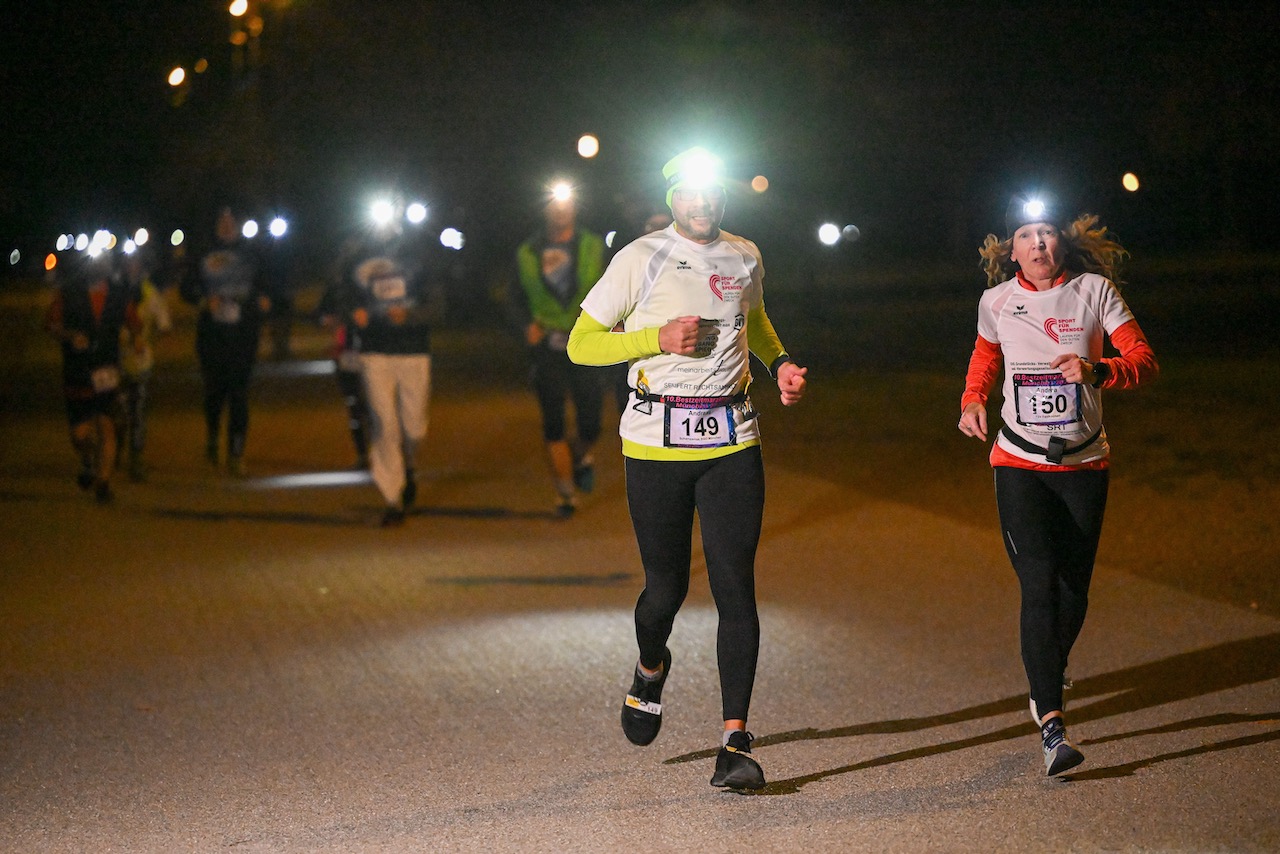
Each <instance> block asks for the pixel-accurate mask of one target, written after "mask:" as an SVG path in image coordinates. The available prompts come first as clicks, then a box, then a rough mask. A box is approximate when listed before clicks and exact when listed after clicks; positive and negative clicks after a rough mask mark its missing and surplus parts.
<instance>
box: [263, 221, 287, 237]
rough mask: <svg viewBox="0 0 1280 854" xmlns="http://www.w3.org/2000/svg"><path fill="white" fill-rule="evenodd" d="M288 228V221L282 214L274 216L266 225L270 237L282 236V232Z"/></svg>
mask: <svg viewBox="0 0 1280 854" xmlns="http://www.w3.org/2000/svg"><path fill="white" fill-rule="evenodd" d="M288 230H289V223H288V222H286V221H285V218H284V217H282V216H278V217H275V218H274V219H272V220H271V224H270V225H268V226H267V231H269V232H271V236H272V237H284V233H285V232H286V231H288Z"/></svg>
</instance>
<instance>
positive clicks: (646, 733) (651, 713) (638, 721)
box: [622, 647, 671, 746]
mask: <svg viewBox="0 0 1280 854" xmlns="http://www.w3.org/2000/svg"><path fill="white" fill-rule="evenodd" d="M670 673H671V650H669V649H666V648H665V647H664V648H663V650H662V673H661V674H660V675H659V676H658V678H656V679H645V678H644V677H643V676H641V675H640V669H639V667H638V666H637V668H636V672H635V676H634V677H633V678H632V680H631V692H630V693H629V694H627V698H626V699H625V700H623V701H622V731H623V732H624V733H625V734H626V736H627V741H629V742H631V743H632V744H638V745H641V746H644V745H646V744H649V743H650V742H652V741H653V740H654V739H655V738H657V737H658V730H660V729H662V686H663V685H665V684H666V682H667V676H668V674H670Z"/></svg>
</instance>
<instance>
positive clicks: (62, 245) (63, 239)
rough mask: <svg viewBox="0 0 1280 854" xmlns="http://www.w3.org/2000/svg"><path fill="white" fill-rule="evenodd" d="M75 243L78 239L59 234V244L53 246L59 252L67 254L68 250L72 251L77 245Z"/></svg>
mask: <svg viewBox="0 0 1280 854" xmlns="http://www.w3.org/2000/svg"><path fill="white" fill-rule="evenodd" d="M75 242H76V239H75V237H74V236H72V235H70V234H59V235H58V242H57V243H55V244H54V245H53V246H54V248H55V249H57V250H58V251H59V252H66V251H67V250H68V249H70V248H71V247H72V246H74V245H75Z"/></svg>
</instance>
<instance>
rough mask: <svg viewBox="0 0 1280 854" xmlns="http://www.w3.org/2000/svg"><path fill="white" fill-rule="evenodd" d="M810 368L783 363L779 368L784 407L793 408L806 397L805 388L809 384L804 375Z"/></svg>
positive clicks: (779, 382)
mask: <svg viewBox="0 0 1280 854" xmlns="http://www.w3.org/2000/svg"><path fill="white" fill-rule="evenodd" d="M807 373H809V369H808V368H802V367H800V366H799V365H797V364H796V363H795V362H783V363H782V364H781V365H779V366H778V391H780V392H782V405H783V406H793V405H794V404H797V403H799V402H800V398H802V397H804V390H805V387H806V386H807V385H808V384H809V382H808V380H806V379H805V378H804V375H805V374H807Z"/></svg>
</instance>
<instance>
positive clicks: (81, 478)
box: [76, 469, 98, 492]
mask: <svg viewBox="0 0 1280 854" xmlns="http://www.w3.org/2000/svg"><path fill="white" fill-rule="evenodd" d="M97 480H98V476H97V475H95V474H94V473H93V472H92V471H90V470H89V469H84V470H83V471H81V472H80V473H79V474H78V475H76V486H78V487H80V488H81V489H83V490H85V491H86V492H87V491H89V490H90V489H93V485H94V483H96V482H97Z"/></svg>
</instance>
